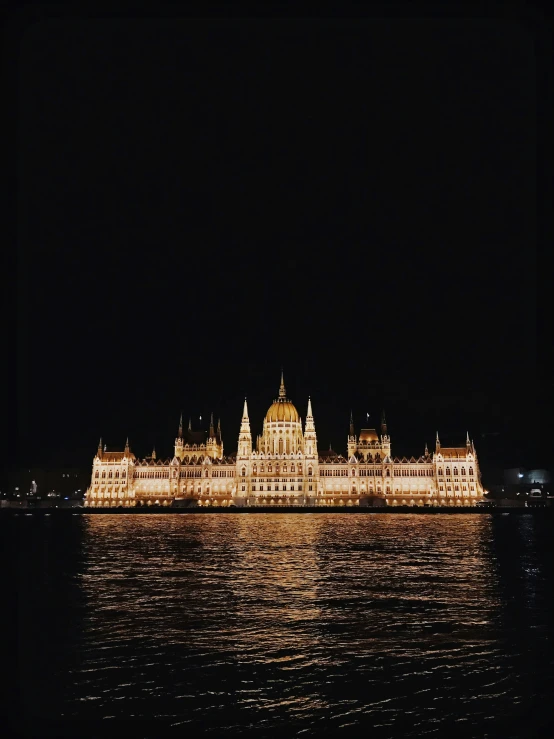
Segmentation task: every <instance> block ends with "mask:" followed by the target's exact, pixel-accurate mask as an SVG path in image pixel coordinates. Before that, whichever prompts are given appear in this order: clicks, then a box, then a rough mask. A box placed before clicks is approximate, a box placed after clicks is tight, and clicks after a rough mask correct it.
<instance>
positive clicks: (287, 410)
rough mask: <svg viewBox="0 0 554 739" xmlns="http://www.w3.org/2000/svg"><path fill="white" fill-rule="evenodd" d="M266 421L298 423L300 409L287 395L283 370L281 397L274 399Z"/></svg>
mask: <svg viewBox="0 0 554 739" xmlns="http://www.w3.org/2000/svg"><path fill="white" fill-rule="evenodd" d="M265 420H266V421H293V422H296V423H298V422H299V421H300V419H299V417H298V411H297V410H296V408H295V407H294V405H293V404H292V403H291V402H290V400H289V399H288V398H287V396H286V391H285V381H284V379H283V372H281V386H280V388H279V397H278V398H277V400H274V401H273V403H272V405H271V406H270V408H269V410H268V412H267V413H266V415H265Z"/></svg>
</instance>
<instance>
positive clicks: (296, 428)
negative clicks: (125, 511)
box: [85, 376, 483, 506]
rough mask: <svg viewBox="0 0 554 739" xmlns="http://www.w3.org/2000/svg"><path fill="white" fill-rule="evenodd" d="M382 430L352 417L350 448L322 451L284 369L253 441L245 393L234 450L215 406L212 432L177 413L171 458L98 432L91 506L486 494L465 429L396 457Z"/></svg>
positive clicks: (467, 499)
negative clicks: (138, 452) (457, 439)
mask: <svg viewBox="0 0 554 739" xmlns="http://www.w3.org/2000/svg"><path fill="white" fill-rule="evenodd" d="M380 431H381V433H380V434H378V433H377V431H376V429H362V430H361V431H360V434H359V436H358V435H356V432H355V429H354V424H353V421H352V416H351V417H350V430H349V434H348V439H347V454H346V456H342V455H341V454H336V453H335V452H333V451H332V450H329V451H327V452H320V451H318V448H317V436H316V429H315V422H314V417H313V414H312V403H311V400H310V399H308V407H307V413H306V421H305V424H304V427H302V420H301V418H300V417H299V415H298V412H297V410H296V408H295V406H294V405H293V403H292V402H291V401H290V400H289V399H288V398H287V397H286V391H285V384H284V381H283V377H282V376H281V386H280V388H279V396H278V397H277V398H276V400H275V401H274V402H273V403H272V405H271V406H270V408H269V410H268V411H267V414H266V416H265V419H264V424H263V432H262V434H261V435H259V436H258V437H257V439H256V444H255V448H254V447H253V444H252V435H251V432H250V419H249V417H248V405H247V402H246V400H245V401H244V409H243V413H242V420H241V424H240V431H239V437H238V447H237V452H236V454H233V455H230V456H227V457H226V456H225V455H224V454H223V441H222V437H221V426H220V424H219V423H218V425H217V429H216V428H214V423H213V415H212V418H211V421H210V429H209V432H208V434H207V437H206V434H205V432H198V431H196V432H195V431H193V430H192V427H191V424H190V421H189V425H188V428H187V430H186V431H184V430H183V420H182V416H181V421H180V424H179V431H178V434H177V438H176V439H175V450H174V455H173V458H172V459H166V460H165V461H162V460H160V459H157V458H156V453H155V451H153V452H152V454H151V456H149V457H147V458H145V459H142V460H139V459H137V458H136V457H135V455H134V454H133V453H132V452H131V450H130V448H129V442H128V440H127V443H126V445H125V449H124V450H123V451H122V452H113V451H111V452H109V451H107V450H106V448H105V447H103V446H102V440H100V444H99V446H98V452H97V454H96V456H95V457H94V461H93V466H92V480H91V484H90V487H89V488H88V490H87V492H86V496H85V505H87V506H135V505H169V504H172V503H173V502H174V501H184V502H186V501H188V502H189V503H190V504H193V505H199V506H232V505H235V506H275V505H277V506H282V505H287V506H359V505H367V504H375V503H376V502H380V503H381V504H385V505H389V506H398V505H411V506H414V505H417V506H423V505H432V506H438V505H440V506H443V505H446V506H468V505H474V504H475V503H476V502H477V501H478V500H481V499H482V497H483V488H482V485H481V479H480V474H479V467H478V462H477V455H476V453H475V447H474V445H473V442H472V441H470V439H469V434H468V435H467V437H466V441H465V444H464V445H463V446H459V447H442V446H441V444H440V441H439V436H438V433H437V438H436V446H435V451H434V452H433V454H430V453H429V451H428V449H427V446H425V451H424V453H423V455H421V456H420V457H418V458H414V457H411V458H410V459H406V458H405V457H404V458H402V459H399V458H397V457H393V456H392V454H391V441H390V436H389V435H388V433H387V425H386V422H385V417H384V415H383V418H382V422H381V428H380Z"/></svg>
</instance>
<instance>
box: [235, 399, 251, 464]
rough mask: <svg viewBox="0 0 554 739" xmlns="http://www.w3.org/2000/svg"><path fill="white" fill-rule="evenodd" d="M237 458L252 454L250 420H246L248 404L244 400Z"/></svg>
mask: <svg viewBox="0 0 554 739" xmlns="http://www.w3.org/2000/svg"><path fill="white" fill-rule="evenodd" d="M238 453H239V456H242V457H246V456H248V455H249V454H251V453H252V434H251V433H250V419H249V418H248V403H247V401H246V398H245V399H244V408H243V410H242V421H241V424H240V433H239V449H238Z"/></svg>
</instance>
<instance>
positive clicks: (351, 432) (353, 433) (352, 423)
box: [349, 411, 355, 436]
mask: <svg viewBox="0 0 554 739" xmlns="http://www.w3.org/2000/svg"><path fill="white" fill-rule="evenodd" d="M354 435H355V432H354V416H353V415H352V411H350V434H349V436H354Z"/></svg>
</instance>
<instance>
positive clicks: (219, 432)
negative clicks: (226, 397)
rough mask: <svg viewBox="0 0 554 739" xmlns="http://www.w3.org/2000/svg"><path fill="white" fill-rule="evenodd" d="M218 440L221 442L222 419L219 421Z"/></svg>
mask: <svg viewBox="0 0 554 739" xmlns="http://www.w3.org/2000/svg"><path fill="white" fill-rule="evenodd" d="M217 438H218V439H219V441H221V418H218V419H217Z"/></svg>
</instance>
